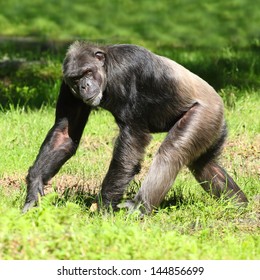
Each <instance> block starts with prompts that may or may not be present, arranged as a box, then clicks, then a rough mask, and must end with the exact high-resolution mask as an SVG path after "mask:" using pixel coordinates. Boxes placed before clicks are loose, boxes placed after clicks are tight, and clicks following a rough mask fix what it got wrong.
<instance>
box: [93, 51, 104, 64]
mask: <svg viewBox="0 0 260 280" xmlns="http://www.w3.org/2000/svg"><path fill="white" fill-rule="evenodd" d="M95 57H96V58H97V59H98V60H99V61H100V62H102V66H104V64H105V54H104V53H102V52H101V51H97V52H96V53H95Z"/></svg>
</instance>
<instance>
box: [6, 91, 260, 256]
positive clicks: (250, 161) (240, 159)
mask: <svg viewBox="0 0 260 280" xmlns="http://www.w3.org/2000/svg"><path fill="white" fill-rule="evenodd" d="M259 105H260V101H259V96H258V94H257V92H255V93H253V92H251V93H250V94H245V95H244V97H242V98H240V99H239V100H238V101H236V102H235V106H234V107H233V108H232V109H229V110H227V112H226V115H227V120H228V124H229V127H230V137H229V141H228V143H227V146H226V149H225V151H224V154H223V156H222V158H221V161H222V162H223V165H224V166H225V167H226V168H227V169H228V171H229V173H230V174H232V176H233V177H234V178H235V180H236V181H237V182H238V184H239V185H240V186H241V188H242V189H243V190H244V192H245V193H246V194H247V196H248V198H249V200H250V204H249V206H248V208H247V209H237V208H236V207H235V206H234V205H233V204H232V202H224V201H218V202H217V201H215V200H213V199H212V198H210V197H209V196H208V195H207V194H206V193H204V191H203V190H202V189H201V188H200V187H199V186H198V185H197V183H196V182H195V180H194V179H193V178H192V176H191V175H190V174H189V173H188V172H187V170H183V171H182V172H181V173H180V174H179V176H178V178H177V180H176V183H175V185H174V187H173V188H172V190H171V191H170V193H169V195H168V196H167V198H166V200H165V201H164V203H163V205H162V207H161V208H160V209H159V210H158V213H156V214H154V215H152V216H148V217H145V218H144V219H143V220H140V219H139V218H138V217H137V216H136V215H129V214H127V213H126V212H124V211H121V212H119V213H114V214H112V213H108V214H98V213H91V212H90V211H89V207H90V205H91V202H92V198H93V192H91V190H93V189H97V188H98V187H99V185H100V183H101V181H102V178H103V177H104V175H105V171H106V169H107V167H108V163H109V159H110V157H111V153H112V145H113V141H114V139H115V137H116V135H117V128H116V125H115V123H114V121H113V118H112V117H111V116H110V114H109V113H107V112H105V111H103V110H99V111H94V112H93V113H92V115H91V117H90V121H89V123H88V125H87V127H86V129H85V132H84V135H83V139H82V143H81V145H80V147H79V150H78V152H77V154H76V155H75V156H74V157H73V158H72V159H71V160H70V161H69V162H68V163H66V164H65V166H64V167H63V168H62V170H61V171H60V173H59V174H58V175H57V176H56V177H55V179H53V181H52V185H49V186H48V187H47V195H46V196H45V197H43V198H42V199H41V201H40V205H39V207H38V208H35V209H32V210H31V211H29V212H28V213H27V214H25V215H22V214H21V212H20V209H21V207H22V204H23V201H24V198H25V182H24V177H25V176H26V173H27V169H28V167H29V165H31V164H32V162H33V160H34V158H35V156H36V154H37V152H38V149H39V146H40V144H41V142H42V140H43V138H44V137H45V135H46V133H47V130H48V129H49V128H50V127H51V125H52V122H53V119H54V110H53V109H51V108H42V109H41V110H40V111H34V110H29V111H25V110H22V109H15V108H12V109H10V110H8V111H5V112H2V113H0V135H1V139H2V143H1V147H0V154H1V158H2V159H4V160H1V161H0V186H1V188H0V190H1V200H0V228H1V231H0V259H259V257H260V225H259V218H260V216H259V211H260V200H259V193H260V192H259V170H258V168H259V154H257V153H259V141H258V140H259V127H260V126H259V118H258V117H257V116H258V108H259ZM257 135H258V136H257ZM162 139H163V135H160V134H158V135H154V140H153V142H152V143H151V145H150V146H149V148H148V151H147V156H146V158H145V162H144V164H143V169H144V172H141V174H140V175H139V176H138V177H137V178H136V183H134V184H131V186H130V188H129V190H128V195H129V196H130V195H131V194H132V192H136V190H137V186H138V185H139V181H140V180H142V178H143V177H144V175H145V172H146V170H147V168H148V167H149V163H150V162H151V158H152V154H153V153H154V152H155V151H156V149H157V148H158V146H159V143H160V142H161V140H162ZM154 244H156V248H155V246H154Z"/></svg>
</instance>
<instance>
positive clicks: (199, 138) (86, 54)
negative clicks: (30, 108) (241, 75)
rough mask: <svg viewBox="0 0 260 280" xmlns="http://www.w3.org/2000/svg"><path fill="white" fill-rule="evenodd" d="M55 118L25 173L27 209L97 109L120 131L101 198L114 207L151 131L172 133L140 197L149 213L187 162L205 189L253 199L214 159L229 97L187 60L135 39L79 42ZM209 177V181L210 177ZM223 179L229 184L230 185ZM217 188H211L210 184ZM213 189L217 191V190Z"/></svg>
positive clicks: (69, 62)
mask: <svg viewBox="0 0 260 280" xmlns="http://www.w3.org/2000/svg"><path fill="white" fill-rule="evenodd" d="M63 75H64V80H63V83H62V85H61V89H60V95H59V99H58V103H57V108H56V120H55V124H54V126H53V128H52V129H51V130H50V132H49V133H48V135H47V137H46V139H45V141H44V142H43V144H42V147H41V149H40V152H39V155H38V156H37V158H36V161H35V163H34V165H33V166H32V167H31V168H30V169H29V173H28V176H27V184H28V191H27V197H26V202H25V206H24V211H27V210H28V209H29V208H30V207H32V206H33V205H34V204H35V203H37V199H38V193H39V194H40V195H43V194H44V185H45V184H47V182H48V180H49V179H50V178H51V177H53V176H54V175H55V174H56V173H57V172H58V171H59V169H60V167H61V166H62V165H63V164H64V162H66V161H67V160H68V159H69V158H70V157H71V156H72V155H73V154H74V153H75V152H76V149H77V147H78V145H79V141H80V138H81V135H82V132H83V129H84V126H85V124H86V122H87V120H88V116H89V114H90V111H91V109H92V108H93V107H96V106H100V107H102V108H104V109H106V110H109V111H110V112H111V113H112V114H113V116H114V117H115V120H116V122H117V124H118V126H119V129H120V133H119V136H118V139H117V142H116V145H115V148H114V152H113V157H112V160H111V163H110V166H109V170H108V172H107V174H106V176H105V178H104V181H103V183H102V186H101V192H100V195H99V196H98V197H99V203H101V204H102V205H104V206H106V207H107V206H109V205H112V207H113V208H114V209H116V207H117V204H118V203H119V202H120V200H121V199H122V196H123V193H124V191H125V188H126V186H127V185H128V183H129V182H130V181H131V180H132V179H133V177H134V176H135V174H137V173H138V172H139V171H140V164H141V161H142V159H143V155H144V153H145V147H146V146H147V145H148V143H149V142H150V139H151V136H150V133H154V132H168V135H167V137H166V138H165V140H164V141H163V143H162V145H161V147H160V149H159V150H158V152H157V154H156V155H155V158H154V161H153V163H152V165H151V168H150V170H149V172H148V175H147V177H146V178H145V180H144V182H143V184H142V186H141V188H140V190H139V192H138V194H137V195H136V197H135V199H134V201H132V202H126V204H125V206H126V207H133V205H134V207H138V205H140V204H142V205H143V207H144V208H143V209H145V212H151V211H152V209H153V208H154V207H158V206H159V204H160V202H161V201H162V199H163V198H164V196H165V195H166V193H167V191H168V190H169V188H170V187H171V185H172V184H173V182H174V179H175V178H176V176H177V174H178V172H179V170H180V169H181V167H182V166H183V165H187V166H189V168H190V170H191V171H192V172H193V174H194V176H195V177H196V179H197V180H198V181H199V182H200V183H202V186H203V187H204V189H205V190H206V191H208V192H210V193H211V194H213V195H215V196H217V197H219V196H220V195H221V194H223V193H226V192H228V193H229V197H236V198H237V200H238V201H239V202H246V201H247V199H246V197H245V195H244V194H243V193H242V191H241V190H240V189H239V188H238V186H237V185H236V184H235V182H234V181H233V180H232V179H231V177H230V176H229V175H228V174H227V173H226V172H225V171H224V169H223V168H221V167H220V166H219V165H218V164H217V163H216V158H217V156H218V155H219V154H220V152H221V147H222V146H223V144H224V140H225V137H226V127H225V124H224V118H223V103H222V101H221V99H220V97H219V96H218V94H217V93H216V92H215V91H214V89H213V88H212V87H211V86H209V85H208V84H207V83H206V82H205V81H203V80H202V79H200V78H199V77H198V76H196V75H195V74H193V73H191V72H190V71H188V70H187V69H185V68H184V67H182V66H181V65H179V64H177V63H176V62H174V61H171V60H169V59H167V58H164V57H161V56H158V55H156V54H153V53H152V52H150V51H148V50H147V49H145V48H142V47H139V46H135V45H112V46H97V45H90V44H87V43H84V42H75V43H74V44H73V45H72V46H71V47H70V48H69V50H68V53H67V55H66V57H65V59H64V63H63ZM205 182H206V183H205ZM224 185H225V186H224ZM211 186H213V187H211ZM211 190H212V191H211Z"/></svg>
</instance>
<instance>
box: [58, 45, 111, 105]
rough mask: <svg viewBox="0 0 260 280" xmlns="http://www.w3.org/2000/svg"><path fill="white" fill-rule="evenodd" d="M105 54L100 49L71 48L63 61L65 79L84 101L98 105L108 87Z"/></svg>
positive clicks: (74, 92) (75, 93)
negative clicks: (75, 49)
mask: <svg viewBox="0 0 260 280" xmlns="http://www.w3.org/2000/svg"><path fill="white" fill-rule="evenodd" d="M104 63H105V55H104V53H103V52H102V51H100V50H98V49H92V48H88V49H83V50H81V51H80V52H79V50H77V51H74V49H70V50H69V51H68V53H67V56H66V58H65V60H64V63H63V75H64V80H65V82H66V83H67V84H68V86H69V87H70V89H71V91H72V92H73V94H74V95H75V96H76V97H78V98H80V99H81V100H82V101H83V102H84V103H86V104H88V105H91V106H98V105H99V104H100V102H101V99H102V97H103V91H104V90H105V87H106V74H105V69H104Z"/></svg>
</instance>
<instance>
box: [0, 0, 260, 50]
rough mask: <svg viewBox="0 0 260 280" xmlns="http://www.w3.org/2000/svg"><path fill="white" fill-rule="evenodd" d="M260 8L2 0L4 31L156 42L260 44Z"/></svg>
mask: <svg viewBox="0 0 260 280" xmlns="http://www.w3.org/2000/svg"><path fill="white" fill-rule="evenodd" d="M258 8H259V0H257V1H249V0H229V1H225V0H219V1H214V0H210V1H206V2H205V1H198V0H197V1H193V0H183V1H168V0H161V1H153V2H151V1H150V0H142V1H133V0H125V1H118V0H111V1H106V0H96V1H89V0H88V1H84V0H75V1H73V4H72V3H71V1H68V0H65V1H62V2H57V1H53V0H49V1H44V0H35V1H29V0H23V1H16V0H9V1H8V2H4V1H2V2H0V11H1V12H0V26H1V31H0V32H1V33H0V34H1V35H5V36H16V35H19V36H35V37H40V38H42V39H46V38H48V39H50V38H52V39H63V40H64V39H71V38H84V39H89V40H102V41H109V42H111V40H113V42H134V43H136V42H137V41H138V42H142V44H144V42H150V44H151V43H152V45H154V44H155V43H158V42H165V43H168V44H171V45H175V46H215V47H216V46H218V47H219V46H229V45H235V46H237V45H239V46H248V45H251V44H259V9H258ZM39 11H40V12H39ZM249 17H250V20H248V19H249Z"/></svg>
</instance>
